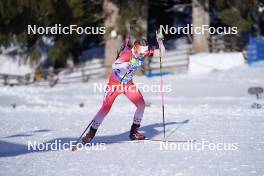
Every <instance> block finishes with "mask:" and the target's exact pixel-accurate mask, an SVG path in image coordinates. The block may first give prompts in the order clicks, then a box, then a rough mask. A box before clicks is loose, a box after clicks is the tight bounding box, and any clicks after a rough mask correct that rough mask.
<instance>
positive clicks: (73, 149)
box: [72, 120, 94, 151]
mask: <svg viewBox="0 0 264 176" xmlns="http://www.w3.org/2000/svg"><path fill="white" fill-rule="evenodd" d="M93 121H94V120H91V122H90V123H89V125H88V126H87V127H86V128H85V130H84V131H83V133H82V134H81V136H80V137H79V138H78V140H77V141H76V142H75V144H74V145H73V147H72V151H75V150H76V149H77V144H78V143H79V142H80V140H81V139H82V136H83V135H84V133H85V132H86V131H87V130H88V128H89V127H90V126H91V125H92V123H93Z"/></svg>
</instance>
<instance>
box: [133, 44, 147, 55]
mask: <svg viewBox="0 0 264 176" xmlns="http://www.w3.org/2000/svg"><path fill="white" fill-rule="evenodd" d="M134 51H135V56H136V57H137V58H143V57H144V56H145V55H146V54H147V53H148V46H142V45H135V46H134Z"/></svg>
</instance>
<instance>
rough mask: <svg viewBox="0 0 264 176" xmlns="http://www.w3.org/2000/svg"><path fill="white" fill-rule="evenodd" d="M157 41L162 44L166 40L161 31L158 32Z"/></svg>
mask: <svg viewBox="0 0 264 176" xmlns="http://www.w3.org/2000/svg"><path fill="white" fill-rule="evenodd" d="M156 39H157V42H158V43H160V42H162V41H163V40H164V36H163V34H162V33H161V31H160V30H157V31H156Z"/></svg>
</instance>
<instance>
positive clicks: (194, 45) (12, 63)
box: [0, 0, 264, 86]
mask: <svg viewBox="0 0 264 176" xmlns="http://www.w3.org/2000/svg"><path fill="white" fill-rule="evenodd" d="M133 20H134V21H135V23H133V31H132V32H131V35H132V40H135V39H136V38H139V37H144V38H147V39H148V41H149V43H150V45H151V47H153V48H155V47H157V45H156V39H155V30H157V29H158V27H159V25H169V26H173V27H180V26H182V27H184V26H186V25H187V24H193V25H194V26H201V25H203V24H205V25H206V24H208V25H210V26H212V27H219V26H221V27H232V26H236V27H238V34H229V35H209V34H204V35H191V34H190V35H186V34H168V35H165V47H166V49H167V51H168V52H167V55H166V57H165V59H164V61H163V62H164V70H165V72H166V73H168V74H185V73H190V72H193V70H195V71H194V72H196V70H197V69H196V68H197V66H196V65H195V66H190V65H192V63H193V62H191V56H192V55H194V54H197V53H216V55H204V56H203V57H208V59H207V61H201V62H204V63H208V60H209V62H210V58H211V57H217V53H236V54H238V55H236V56H237V57H239V58H240V60H239V61H238V62H242V60H243V62H244V63H254V62H255V61H258V60H261V59H264V54H263V49H262V48H263V45H264V44H263V43H264V39H263V35H264V2H263V1H260V0H242V1H241V0H234V1H227V0H192V1H191V0H155V1H148V0H141V1H137V0H135V1H121V0H42V1H37V0H23V1H22V0H11V1H9V0H0V63H1V64H0V84H2V85H11V86H13V85H21V84H40V85H42V84H43V85H46V84H48V85H50V86H54V85H55V84H57V83H72V82H86V81H89V80H90V79H96V78H99V77H105V76H107V75H108V74H109V72H110V71H111V64H112V63H113V62H114V60H115V59H116V56H117V52H118V51H119V50H120V48H121V46H122V44H123V43H124V39H125V37H126V35H127V34H128V31H129V29H130V26H131V23H132V21H133ZM55 24H61V25H62V26H69V25H71V24H75V25H78V26H81V27H87V26H94V27H102V26H105V27H106V33H105V34H104V35H101V34H95V35H88V34H87V35H86V34H83V35H78V34H76V33H74V34H72V35H63V34H57V35H33V34H31V35H28V34H27V27H28V25H37V26H43V27H46V26H54V25H55ZM218 56H221V55H220V54H219V55H218ZM221 57H222V56H221ZM232 58H233V59H234V60H236V58H234V57H233V56H232V54H231V55H228V56H227V58H226V60H227V61H228V64H230V65H232V63H233V64H234V62H237V61H233V62H232V61H230V60H232ZM211 60H213V59H211ZM218 62H219V61H218ZM212 64H213V65H215V66H217V65H218V64H216V63H215V62H213V61H212V63H211V65H212ZM228 64H227V65H225V66H223V67H228V68H229V66H228ZM190 67H192V68H190ZM210 67H212V66H210ZM193 68H195V69H193ZM210 69H216V68H210ZM190 70H191V71H190ZM203 70H204V69H203ZM158 73H159V63H158V61H155V59H152V58H150V59H149V60H147V61H146V62H145V66H144V68H143V69H142V71H141V74H145V75H147V76H149V77H151V76H155V75H157V74H158Z"/></svg>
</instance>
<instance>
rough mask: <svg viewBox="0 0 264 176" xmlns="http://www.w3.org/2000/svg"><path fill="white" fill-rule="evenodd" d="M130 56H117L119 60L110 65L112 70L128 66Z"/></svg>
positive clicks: (127, 54)
mask: <svg viewBox="0 0 264 176" xmlns="http://www.w3.org/2000/svg"><path fill="white" fill-rule="evenodd" d="M130 57H131V54H130V53H124V54H121V55H120V56H119V58H118V59H117V60H116V61H115V62H114V63H113V64H112V68H113V69H121V68H127V67H128V66H129V61H130Z"/></svg>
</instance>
